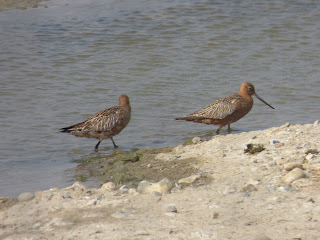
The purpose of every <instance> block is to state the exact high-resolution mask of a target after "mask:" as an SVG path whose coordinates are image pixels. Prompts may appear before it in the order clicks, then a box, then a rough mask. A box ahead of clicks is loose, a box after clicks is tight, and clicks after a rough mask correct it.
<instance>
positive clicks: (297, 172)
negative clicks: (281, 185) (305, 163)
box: [282, 168, 305, 183]
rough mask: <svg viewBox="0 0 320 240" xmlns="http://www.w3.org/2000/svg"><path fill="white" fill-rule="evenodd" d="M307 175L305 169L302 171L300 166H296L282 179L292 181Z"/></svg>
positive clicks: (286, 181) (287, 181)
mask: <svg viewBox="0 0 320 240" xmlns="http://www.w3.org/2000/svg"><path fill="white" fill-rule="evenodd" d="M304 176H305V173H304V171H302V170H301V169H300V168H295V169H293V170H292V171H290V172H289V173H287V174H286V175H285V176H284V177H283V178H282V180H283V181H284V182H285V183H292V182H293V181H295V180H298V179H300V178H303V177H304Z"/></svg>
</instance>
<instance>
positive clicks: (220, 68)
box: [0, 0, 320, 196]
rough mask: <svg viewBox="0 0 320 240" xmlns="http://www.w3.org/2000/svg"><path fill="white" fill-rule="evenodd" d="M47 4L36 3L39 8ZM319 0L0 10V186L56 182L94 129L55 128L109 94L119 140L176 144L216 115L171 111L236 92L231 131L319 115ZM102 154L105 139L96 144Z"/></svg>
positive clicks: (66, 181) (64, 178)
mask: <svg viewBox="0 0 320 240" xmlns="http://www.w3.org/2000/svg"><path fill="white" fill-rule="evenodd" d="M45 6H47V7H45ZM319 23H320V3H319V2H318V1H259V2H258V3H257V1H236V0H231V1H223V0H217V1H191V0H190V1H162V0H161V1H160V0H159V1H147V0H145V1H138V0H114V1H102V0H96V1H84V0H80V1H76V2H75V1H72V2H70V1H65V0H56V1H48V2H44V3H41V4H39V7H38V8H30V9H27V10H19V9H7V10H2V11H0V30H1V34H0V43H1V44H0V73H1V74H0V82H1V88H0V133H1V145H0V151H1V154H0V195H1V196H3V195H6V196H17V195H18V194H19V193H21V192H26V191H37V190H42V189H48V188H51V187H56V186H58V187H65V186H67V185H70V184H71V183H72V182H73V181H74V179H73V177H72V175H71V174H70V172H69V171H66V170H68V169H71V168H73V167H75V166H76V164H75V163H73V162H72V160H74V159H79V158H82V157H85V156H88V155H89V154H92V152H93V149H94V146H95V144H96V143H97V141H96V140H95V139H85V138H75V137H73V136H71V135H67V134H62V133H59V132H58V129H59V128H61V127H66V126H69V125H71V124H74V123H77V122H80V121H83V120H84V119H85V118H87V117H88V116H90V115H91V114H93V113H95V112H97V111H100V110H102V109H105V108H108V107H111V106H113V105H117V104H118V97H119V95H121V94H127V95H128V96H129V97H130V100H131V105H132V119H131V122H130V123H129V125H128V127H127V128H126V129H125V130H124V131H123V132H122V133H121V134H119V135H118V136H116V137H115V138H114V139H115V142H116V143H117V145H119V146H120V147H121V148H122V149H130V148H133V147H137V148H145V147H153V148H155V147H164V146H175V145H178V144H182V143H183V142H184V141H185V140H186V139H188V138H192V137H194V136H204V135H206V134H208V133H212V134H213V133H214V132H215V131H216V129H217V127H216V126H208V125H202V124H196V123H189V122H177V121H175V120H174V118H175V117H178V116H183V115H186V114H189V113H191V112H193V111H195V110H198V109H200V108H203V107H205V106H206V105H208V104H209V103H210V102H212V101H213V100H215V99H216V98H219V97H222V96H226V95H229V94H231V93H233V92H236V91H237V90H238V88H239V86H240V84H241V83H242V82H244V81H250V82H252V83H253V84H254V85H255V87H256V91H257V93H258V94H259V95H260V96H261V97H262V98H264V99H265V100H266V101H267V102H268V103H270V104H271V105H273V106H274V107H275V110H272V109H270V108H269V107H267V106H266V105H264V104H263V103H261V102H260V101H258V100H256V101H255V105H254V107H253V109H252V111H251V112H250V113H249V114H248V115H247V116H246V117H245V118H243V119H242V120H240V121H238V122H237V123H234V124H232V125H231V126H232V128H233V129H234V130H236V131H235V132H242V131H250V130H257V129H264V128H269V127H273V126H280V125H282V124H284V123H286V122H290V123H292V124H295V123H301V124H303V123H312V122H314V121H315V120H317V119H319V116H320V108H319V100H320V97H319V90H320V87H319V86H320V70H319V69H320V58H319V56H320V41H319V39H320V24H319ZM100 150H101V153H102V154H107V153H110V151H112V143H111V141H109V140H105V141H103V142H102V143H101V145H100Z"/></svg>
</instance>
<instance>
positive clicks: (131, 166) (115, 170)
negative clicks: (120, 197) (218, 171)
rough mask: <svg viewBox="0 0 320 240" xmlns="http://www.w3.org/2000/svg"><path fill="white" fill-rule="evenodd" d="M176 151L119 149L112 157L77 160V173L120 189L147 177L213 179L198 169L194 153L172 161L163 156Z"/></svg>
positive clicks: (78, 176) (155, 179)
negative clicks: (191, 176) (197, 176)
mask: <svg viewBox="0 0 320 240" xmlns="http://www.w3.org/2000/svg"><path fill="white" fill-rule="evenodd" d="M172 151H173V148H162V149H151V148H146V149H131V150H130V151H123V150H121V149H116V150H114V151H113V153H112V154H111V155H109V156H105V157H99V156H93V157H87V158H83V159H79V160H75V162H77V163H79V165H78V167H77V168H76V169H75V170H74V171H73V172H74V173H73V174H74V175H75V179H76V180H78V181H80V182H84V183H85V182H86V181H90V182H93V181H94V182H95V183H99V185H103V184H104V183H107V182H113V183H114V184H115V185H116V187H117V188H120V187H121V186H122V185H126V186H127V187H129V188H130V187H134V188H137V187H138V184H139V183H140V182H141V181H143V180H147V181H152V182H158V181H160V180H161V179H163V178H168V179H170V180H172V181H174V182H177V181H178V180H179V179H182V178H186V177H189V176H190V175H195V174H198V175H201V179H200V178H199V179H198V181H196V183H195V184H198V185H199V184H205V183H207V182H208V181H210V176H207V174H206V173H205V172H201V170H199V169H198V168H197V159H196V158H194V157H192V156H190V157H188V158H184V159H179V158H177V159H171V160H170V161H168V160H167V159H166V158H161V157H159V156H161V154H165V153H171V152H172ZM160 153H161V154H160ZM159 154H160V155H159Z"/></svg>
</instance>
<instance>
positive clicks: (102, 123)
mask: <svg viewBox="0 0 320 240" xmlns="http://www.w3.org/2000/svg"><path fill="white" fill-rule="evenodd" d="M130 117H131V106H130V102H129V97H128V96H127V95H121V96H120V97H119V106H114V107H111V108H109V109H106V110H103V111H100V112H98V113H96V114H94V115H93V116H92V117H90V118H88V119H87V120H85V121H84V122H81V123H77V124H75V125H72V126H70V127H66V128H62V129H60V131H61V132H67V133H71V134H72V135H74V136H77V137H87V138H96V139H99V142H98V143H97V145H96V146H95V150H96V151H98V147H99V144H100V143H101V141H102V140H104V139H106V138H110V139H111V141H112V143H113V146H114V147H115V148H117V147H118V146H117V145H116V144H115V143H114V141H113V138H112V137H113V136H115V135H117V134H119V133H120V132H121V131H122V130H123V129H124V128H125V127H126V126H127V125H128V123H129V121H130Z"/></svg>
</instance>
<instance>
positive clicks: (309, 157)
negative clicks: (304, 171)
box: [306, 153, 313, 161]
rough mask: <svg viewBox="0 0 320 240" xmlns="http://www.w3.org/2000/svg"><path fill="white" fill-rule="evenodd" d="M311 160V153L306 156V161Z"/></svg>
mask: <svg viewBox="0 0 320 240" xmlns="http://www.w3.org/2000/svg"><path fill="white" fill-rule="evenodd" d="M312 158H313V154H312V153H308V155H307V156H306V160H308V161H309V160H310V159H312Z"/></svg>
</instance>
